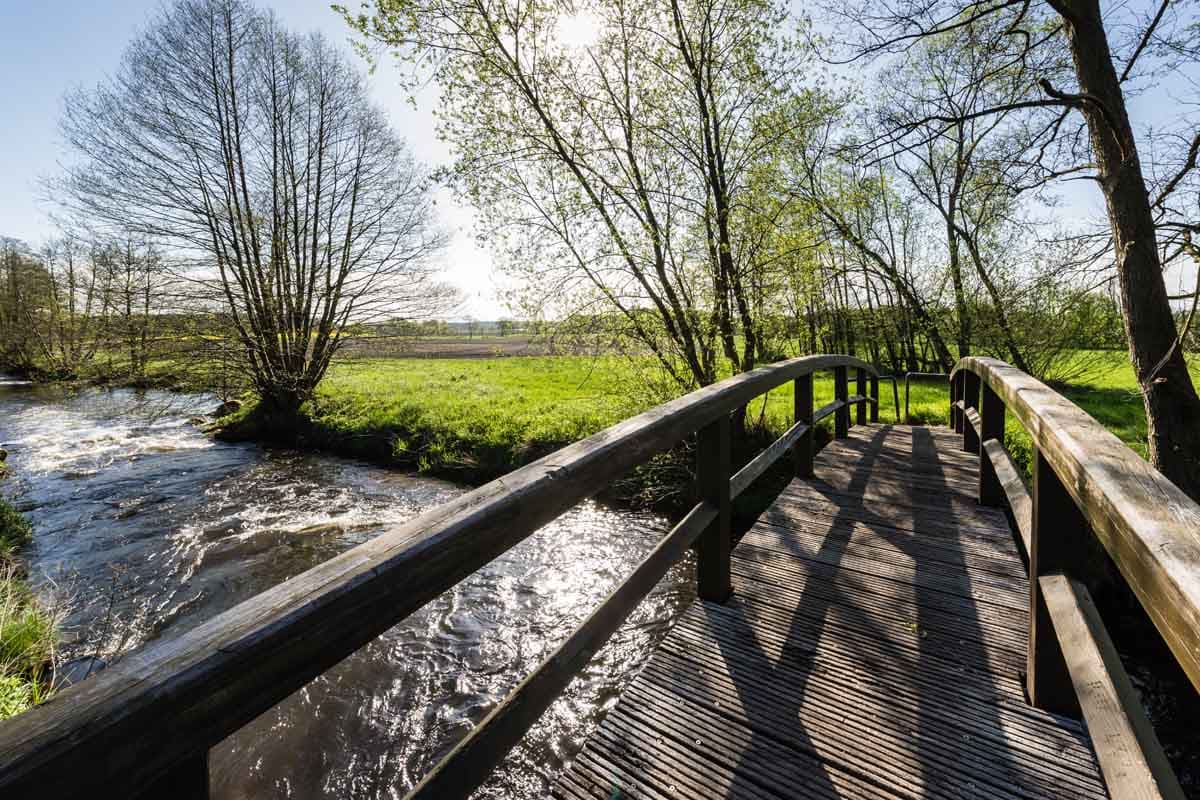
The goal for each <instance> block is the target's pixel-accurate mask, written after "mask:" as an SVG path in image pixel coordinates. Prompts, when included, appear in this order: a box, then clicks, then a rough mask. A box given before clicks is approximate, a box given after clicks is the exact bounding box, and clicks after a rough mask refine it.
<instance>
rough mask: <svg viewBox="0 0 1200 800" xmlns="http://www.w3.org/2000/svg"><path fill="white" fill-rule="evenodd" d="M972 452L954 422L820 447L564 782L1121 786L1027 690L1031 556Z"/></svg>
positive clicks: (650, 790) (744, 791) (623, 790)
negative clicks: (729, 587)
mask: <svg viewBox="0 0 1200 800" xmlns="http://www.w3.org/2000/svg"><path fill="white" fill-rule="evenodd" d="M976 468H977V465H976V462H975V459H973V458H971V457H969V456H968V455H967V454H965V453H963V452H962V448H961V439H960V438H959V437H956V436H954V435H953V434H952V433H951V432H949V431H947V430H946V429H944V428H943V429H936V428H934V429H931V428H920V427H905V426H898V425H871V426H866V427H856V428H853V429H852V430H851V436H850V438H849V439H844V440H838V441H835V442H834V443H832V444H831V445H830V446H828V447H826V448H825V450H824V451H822V453H821V454H820V455H819V457H818V458H817V463H816V478H815V479H813V480H809V481H801V480H796V481H793V482H792V483H791V484H790V485H789V486H788V488H787V489H786V490H785V491H784V492H783V493H782V494H781V495H780V496H779V498H778V499H777V500H776V501H775V503H774V504H773V505H772V506H771V507H770V508H769V509H768V510H767V511H766V512H764V513H763V515H762V516H761V517H760V518H759V519H758V521H757V522H756V523H755V525H754V527H753V528H752V529H751V530H750V531H749V532H748V533H747V534H746V535H745V537H744V538H743V539H742V541H741V543H740V544H739V545H738V546H737V548H736V549H735V550H734V555H733V582H734V596H733V598H731V600H730V601H729V602H728V603H726V604H724V605H721V604H716V603H708V602H700V601H697V602H696V603H694V604H693V605H692V606H691V607H690V608H689V609H688V610H687V611H686V612H685V613H684V614H683V616H682V617H681V618H680V620H679V621H678V623H677V624H676V625H675V627H674V628H673V629H672V630H671V632H670V633H669V634H668V636H667V637H666V639H665V640H664V641H663V643H662V644H661V645H660V646H659V648H658V650H657V652H656V653H655V654H654V656H653V657H652V658H651V659H650V661H649V663H648V664H647V665H646V667H645V668H644V669H643V671H642V672H641V673H640V674H639V675H638V676H637V677H636V678H635V679H634V681H633V682H632V684H631V686H630V687H629V689H628V690H627V691H626V692H625V694H624V695H623V696H622V697H621V699H620V702H618V703H617V705H616V706H615V707H614V708H613V709H612V711H611V712H610V713H609V714H608V716H607V717H606V719H605V721H604V722H603V723H602V724H601V726H600V728H599V729H598V730H597V731H596V732H595V733H594V734H593V735H592V737H591V738H590V740H589V741H588V744H587V746H586V747H585V749H584V750H583V752H582V753H581V754H580V755H579V757H578V758H577V759H576V761H575V762H574V763H573V764H572V766H571V767H570V768H569V769H568V770H567V771H566V772H565V773H564V774H563V775H562V777H561V778H560V779H559V781H558V783H557V785H556V787H555V789H554V795H555V796H556V797H559V798H604V799H605V800H611V799H612V798H616V797H621V798H674V799H678V798H730V797H738V798H761V799H762V800H768V799H770V798H829V797H853V798H875V797H986V798H1017V797H1020V798H1031V797H1045V798H1068V797H1070V798H1091V797H1105V796H1107V795H1106V792H1105V789H1104V784H1103V782H1102V780H1101V778H1100V776H1099V771H1098V768H1097V766H1096V763H1095V760H1094V757H1093V755H1092V751H1091V747H1090V744H1089V742H1088V738H1087V735H1086V733H1085V732H1084V731H1083V730H1082V728H1081V726H1080V725H1079V724H1078V723H1075V722H1073V721H1070V720H1066V719H1063V718H1060V717H1056V716H1053V715H1051V714H1047V713H1044V712H1041V711H1038V710H1036V709H1033V708H1031V707H1029V706H1028V705H1027V704H1026V702H1025V699H1024V694H1023V690H1022V684H1021V677H1020V673H1021V672H1022V671H1023V670H1024V659H1025V635H1026V634H1025V632H1026V630H1027V625H1026V616H1027V613H1028V612H1027V608H1026V606H1027V603H1028V599H1027V582H1026V579H1025V571H1024V568H1023V566H1022V564H1021V561H1020V558H1019V555H1018V552H1017V550H1016V548H1015V546H1014V544H1013V538H1012V535H1011V533H1010V532H1009V528H1008V525H1007V523H1006V521H1005V518H1004V515H1003V514H1002V513H1001V512H999V511H995V510H992V509H987V508H981V507H979V506H978V505H977V504H976V502H975V499H974V492H975V481H976Z"/></svg>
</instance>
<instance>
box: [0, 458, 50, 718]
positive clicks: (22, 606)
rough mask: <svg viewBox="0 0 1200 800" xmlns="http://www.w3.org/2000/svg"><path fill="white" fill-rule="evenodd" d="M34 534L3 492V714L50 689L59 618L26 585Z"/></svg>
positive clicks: (0, 596) (0, 685) (0, 606)
mask: <svg viewBox="0 0 1200 800" xmlns="http://www.w3.org/2000/svg"><path fill="white" fill-rule="evenodd" d="M2 467H3V465H2V464H0V468H2ZM31 536H32V530H31V529H30V527H29V523H28V522H27V521H26V520H25V518H24V517H22V516H21V515H20V514H19V513H18V512H17V511H16V510H15V509H14V508H13V507H12V506H11V505H9V503H8V502H7V501H5V500H4V499H3V498H0V719H5V718H6V717H11V716H13V715H14V714H19V713H21V712H22V711H24V710H25V709H27V708H29V707H30V706H32V705H35V704H37V703H40V702H41V701H42V700H44V699H45V698H46V697H47V696H48V694H49V692H50V678H51V674H52V669H51V659H52V656H53V653H54V639H55V627H56V626H55V621H54V618H53V616H52V615H51V614H49V613H47V612H46V610H45V609H43V608H42V607H41V606H40V605H39V604H38V602H37V599H36V598H35V597H34V596H33V593H32V592H31V591H30V590H29V587H28V586H27V585H26V583H25V573H24V569H23V567H22V565H21V563H20V561H19V557H18V552H19V551H20V549H21V548H22V547H23V546H25V545H26V544H28V543H29V540H30V538H31Z"/></svg>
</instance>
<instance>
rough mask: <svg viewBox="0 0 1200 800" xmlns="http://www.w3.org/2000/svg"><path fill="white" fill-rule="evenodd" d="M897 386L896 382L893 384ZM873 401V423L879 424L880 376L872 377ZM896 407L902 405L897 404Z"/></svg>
mask: <svg viewBox="0 0 1200 800" xmlns="http://www.w3.org/2000/svg"><path fill="white" fill-rule="evenodd" d="M892 385H893V386H894V385H895V381H893V382H892ZM871 399H872V400H874V401H875V402H873V403H871V422H879V376H878V375H872V376H871ZM896 405H900V404H899V403H897V404H896Z"/></svg>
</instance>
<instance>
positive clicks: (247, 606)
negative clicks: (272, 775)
mask: <svg viewBox="0 0 1200 800" xmlns="http://www.w3.org/2000/svg"><path fill="white" fill-rule="evenodd" d="M847 367H850V368H855V369H858V368H863V369H867V370H869V371H870V372H874V369H873V368H872V367H871V366H870V365H869V364H867V363H866V362H863V361H860V360H858V359H854V358H849V357H845V356H805V357H802V358H797V359H791V360H789V361H784V362H780V363H778V364H774V365H770V366H767V367H762V368H760V369H756V370H753V371H751V372H746V373H743V374H741V375H738V376H735V377H733V378H730V379H728V380H725V381H721V382H720V383H717V384H714V385H712V386H708V387H705V388H703V389H700V390H698V391H696V392H692V393H691V394H688V395H686V396H684V397H681V398H678V399H676V400H673V401H671V402H669V403H665V404H663V405H661V406H658V407H656V408H654V409H651V410H650V411H647V412H645V413H643V414H640V415H638V416H636V417H632V418H630V419H627V420H625V421H623V422H620V423H618V424H616V425H614V426H612V427H610V428H608V429H606V430H604V431H602V432H600V433H598V434H596V435H594V436H591V437H589V438H587V439H584V440H582V441H580V442H576V443H575V444H573V445H570V446H568V447H565V448H563V449H561V450H559V451H557V452H555V453H552V454H550V455H548V456H546V457H544V458H542V459H539V460H538V461H535V462H533V463H532V464H529V465H528V466H525V467H523V468H521V469H518V470H515V471H514V472H512V473H509V474H508V475H506V476H504V477H503V478H501V479H499V480H496V481H493V482H491V483H489V484H486V485H485V486H482V487H480V488H478V489H476V490H474V491H471V492H468V493H466V494H464V495H462V496H460V497H458V498H456V499H455V500H453V501H451V502H449V503H446V504H444V505H442V506H439V507H438V508H436V509H433V510H431V511H429V512H427V513H425V514H422V515H421V516H419V517H417V518H415V519H413V520H411V521H409V522H406V523H404V524H402V525H398V526H394V527H392V528H391V529H389V530H387V531H386V532H384V533H383V534H382V535H380V536H378V537H376V538H375V539H372V540H371V541H369V542H366V543H364V544H362V545H359V546H357V547H355V548H352V549H351V550H348V551H346V552H345V553H342V554H340V555H338V556H336V557H334V558H332V559H330V560H329V561H326V562H324V563H322V564H320V565H318V566H316V567H314V568H312V569H311V570H308V571H307V572H304V573H303V574H301V575H299V576H296V577H295V578H292V579H290V580H288V581H285V582H284V583H282V584H279V585H277V586H275V587H273V588H271V589H269V590H268V591H266V592H263V593H262V594H260V595H257V596H256V597H254V598H251V599H250V600H247V601H246V602H243V603H241V604H239V605H237V606H235V607H234V608H232V609H230V610H229V611H226V612H224V613H222V614H220V615H218V616H216V617H214V618H213V619H211V620H209V621H207V622H205V623H203V624H201V625H199V626H197V627H196V628H193V629H192V630H190V631H187V632H186V633H184V634H182V635H181V636H179V637H177V638H174V639H169V640H163V641H160V642H157V643H154V644H152V645H150V646H148V647H146V648H145V649H143V650H142V651H140V652H138V653H136V654H134V655H132V656H130V657H128V658H125V659H123V660H122V661H121V662H120V663H118V664H115V665H113V666H112V667H110V668H108V669H106V670H104V671H103V672H101V673H99V674H98V675H96V676H95V677H93V678H91V679H89V680H87V681H83V682H80V683H78V684H76V685H74V686H72V687H70V688H68V689H66V690H64V691H62V692H60V693H58V694H57V695H55V696H54V697H53V698H52V699H51V700H50V701H49V702H47V703H44V704H42V705H40V706H38V707H36V708H33V709H31V710H30V711H28V712H26V713H24V714H21V715H19V716H17V717H14V718H12V719H9V720H6V721H5V722H4V723H3V724H2V725H0V795H3V796H5V797H20V796H25V795H28V794H36V795H37V796H39V797H49V796H83V795H89V794H90V795H102V794H106V793H113V792H121V793H124V794H129V795H133V794H136V793H137V792H138V791H140V790H142V789H144V788H146V787H148V786H150V785H151V784H152V783H153V781H155V780H156V779H157V778H158V777H159V776H161V775H162V774H163V773H164V772H166V771H167V770H169V769H170V768H171V767H173V766H174V765H176V764H178V763H180V762H181V761H183V760H185V759H188V758H193V757H196V756H197V755H198V754H201V753H203V752H205V751H207V749H208V748H209V747H211V746H213V745H215V744H216V743H218V742H220V741H221V740H223V739H224V738H225V737H227V736H228V735H229V734H231V733H232V732H234V731H235V730H237V729H238V728H240V727H241V726H242V725H244V724H246V723H247V722H249V721H250V720H252V719H254V718H255V717H257V716H258V715H259V714H261V713H262V712H263V711H265V710H267V709H268V708H270V707H271V706H273V705H274V704H276V703H277V702H279V701H280V700H282V699H283V698H285V697H287V696H288V695H289V694H291V693H292V692H293V691H295V690H296V689H298V688H300V687H301V686H303V685H304V684H306V683H307V682H308V681H310V680H312V679H313V678H314V677H316V676H317V675H320V674H321V673H322V672H324V671H325V670H326V669H328V668H329V667H331V666H333V665H334V664H336V663H337V662H338V661H340V660H341V659H343V658H345V657H346V656H347V655H349V654H350V653H352V652H354V651H355V650H357V649H358V648H360V647H361V646H362V645H364V644H365V643H367V642H369V641H370V640H371V639H373V638H375V637H376V636H378V635H379V634H380V633H382V632H383V631H385V630H387V629H388V628H390V627H391V626H393V625H394V624H396V623H397V622H399V621H400V620H402V619H404V618H405V617H407V616H408V615H409V614H411V613H412V612H413V611H415V610H416V609H418V608H420V607H421V606H423V605H424V604H425V603H427V602H428V601H429V600H431V599H433V598H434V597H437V596H438V595H440V594H441V593H442V592H444V591H445V590H446V589H448V588H449V587H451V586H453V585H454V584H455V583H457V582H459V581H460V580H462V579H463V578H465V577H466V576H468V575H470V574H471V573H473V572H475V571H476V570H477V569H479V568H480V567H482V566H483V565H485V564H487V563H488V562H490V561H491V560H492V559H494V558H496V557H497V556H499V555H500V554H502V553H504V552H506V551H507V550H508V549H510V548H511V547H513V546H514V545H516V544H517V543H518V542H520V541H522V540H524V539H525V538H527V537H528V536H529V535H530V534H532V533H533V532H534V531H536V530H537V529H538V528H540V527H541V526H543V525H544V524H546V523H547V522H550V521H551V520H553V519H555V518H556V517H557V516H559V515H560V514H561V513H563V512H564V511H566V510H567V509H569V508H571V507H572V506H574V505H576V504H577V503H578V502H579V501H581V500H583V499H585V498H587V497H590V496H592V495H593V494H595V493H596V492H598V491H600V490H602V489H603V488H604V487H606V486H607V485H608V484H609V483H610V482H611V481H613V480H615V479H616V478H618V477H620V476H621V475H624V474H625V473H627V472H628V471H629V470H630V469H632V468H633V467H635V466H637V465H639V464H641V463H643V462H644V461H645V460H646V459H647V458H649V457H650V456H652V455H654V454H655V453H659V452H662V451H664V450H666V449H669V448H670V447H673V446H674V445H676V444H678V443H679V442H681V441H683V440H684V439H685V438H686V437H688V436H690V435H692V434H693V433H695V432H696V431H698V430H699V429H701V428H704V427H705V426H707V425H710V424H712V423H713V422H715V421H717V419H718V418H720V417H722V416H724V415H728V414H729V413H731V412H732V411H733V410H735V409H737V408H740V407H742V406H744V405H745V404H746V403H748V402H749V401H751V400H752V399H754V398H755V397H757V396H759V395H761V394H763V393H765V392H767V391H769V390H771V389H773V388H775V387H776V386H779V385H782V384H783V383H786V382H788V381H791V380H795V379H796V378H799V377H801V376H803V375H809V374H811V373H812V372H813V371H814V370H826V369H831V368H836V369H841V370H843V372H844V371H845V369H846V368H847ZM727 478H728V475H726V479H727ZM725 486H726V487H727V486H728V483H727V482H726V483H725Z"/></svg>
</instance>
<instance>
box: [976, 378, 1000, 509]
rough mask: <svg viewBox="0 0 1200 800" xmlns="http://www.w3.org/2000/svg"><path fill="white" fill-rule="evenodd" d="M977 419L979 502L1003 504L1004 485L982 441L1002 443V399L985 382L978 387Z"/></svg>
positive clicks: (994, 504)
mask: <svg viewBox="0 0 1200 800" xmlns="http://www.w3.org/2000/svg"><path fill="white" fill-rule="evenodd" d="M980 391H981V394H980V397H979V419H980V427H981V428H982V430H981V431H980V432H979V503H980V505H985V506H999V505H1003V504H1004V499H1005V498H1004V487H1002V486H1001V485H1000V479H999V478H997V477H996V467H995V466H994V465H993V464H992V459H991V458H990V457H989V456H988V454H987V451H986V450H984V449H983V445H984V443H986V442H987V441H988V440H989V439H995V440H996V441H998V442H1000V444H1001V445H1003V444H1004V401H1003V400H1001V399H1000V395H998V394H996V393H995V392H994V391H993V390H992V387H990V386H988V385H987V384H986V383H985V384H983V386H982V387H981V389H980Z"/></svg>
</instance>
